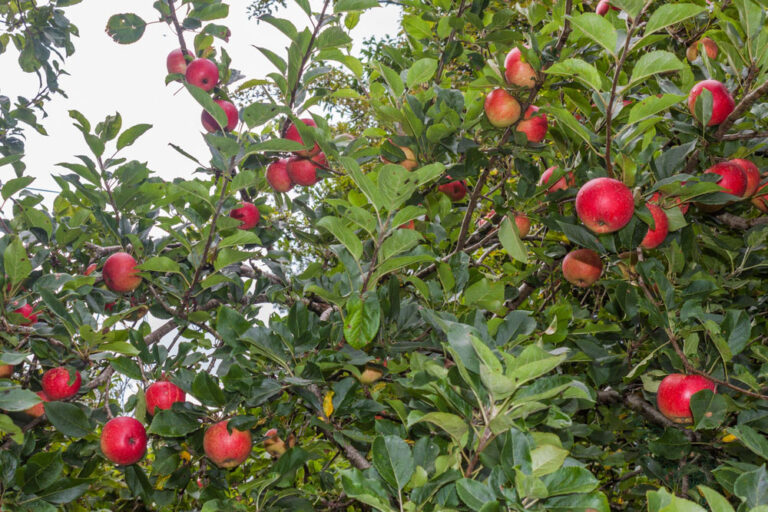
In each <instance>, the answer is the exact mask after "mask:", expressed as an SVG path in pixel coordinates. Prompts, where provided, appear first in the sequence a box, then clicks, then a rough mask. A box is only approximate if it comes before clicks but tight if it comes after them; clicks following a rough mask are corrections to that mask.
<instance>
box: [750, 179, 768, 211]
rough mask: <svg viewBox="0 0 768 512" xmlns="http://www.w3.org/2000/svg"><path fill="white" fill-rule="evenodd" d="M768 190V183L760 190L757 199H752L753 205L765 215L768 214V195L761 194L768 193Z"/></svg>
mask: <svg viewBox="0 0 768 512" xmlns="http://www.w3.org/2000/svg"><path fill="white" fill-rule="evenodd" d="M766 189H768V183H765V184H764V185H763V186H761V187H760V188H758V189H757V193H756V195H755V197H753V198H752V204H753V205H755V208H757V209H758V210H760V211H761V212H763V213H768V193H765V194H762V195H761V194H760V192H768V190H766Z"/></svg>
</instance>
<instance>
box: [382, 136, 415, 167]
mask: <svg viewBox="0 0 768 512" xmlns="http://www.w3.org/2000/svg"><path fill="white" fill-rule="evenodd" d="M390 142H392V141H390ZM395 146H397V144H395ZM397 147H398V148H400V151H402V152H403V154H404V155H405V160H401V161H399V162H390V161H389V160H387V159H386V158H384V157H381V161H382V162H383V163H385V164H394V163H396V164H397V165H402V166H403V167H405V170H406V171H413V170H414V169H416V168H417V167H418V166H419V161H418V160H416V154H415V153H414V152H413V150H412V149H411V148H409V147H408V146H397Z"/></svg>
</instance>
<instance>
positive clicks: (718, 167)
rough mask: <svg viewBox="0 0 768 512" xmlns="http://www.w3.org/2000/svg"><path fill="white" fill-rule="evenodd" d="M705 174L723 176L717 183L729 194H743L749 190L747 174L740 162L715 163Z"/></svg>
mask: <svg viewBox="0 0 768 512" xmlns="http://www.w3.org/2000/svg"><path fill="white" fill-rule="evenodd" d="M704 174H718V175H720V176H722V178H720V179H719V180H718V181H717V184H718V185H720V186H721V187H723V188H724V189H725V190H723V192H727V193H728V194H731V195H734V196H743V195H744V192H745V191H746V190H747V175H746V174H745V173H744V170H743V169H742V167H741V166H740V165H739V164H735V163H733V162H732V161H731V162H721V163H719V164H715V165H713V166H712V167H710V168H709V169H707V170H706V171H704Z"/></svg>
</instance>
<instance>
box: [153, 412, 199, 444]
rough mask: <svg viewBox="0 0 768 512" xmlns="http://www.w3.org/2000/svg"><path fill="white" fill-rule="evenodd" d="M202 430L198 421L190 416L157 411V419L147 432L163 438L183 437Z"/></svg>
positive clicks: (154, 419)
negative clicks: (199, 429)
mask: <svg viewBox="0 0 768 512" xmlns="http://www.w3.org/2000/svg"><path fill="white" fill-rule="evenodd" d="M198 428H200V424H199V423H198V422H197V420H196V419H195V418H194V417H192V416H190V415H188V414H181V413H177V412H174V411H172V410H170V409H166V410H161V409H155V417H154V418H152V424H151V425H150V426H149V429H148V430H147V432H148V433H150V434H157V435H159V436H162V437H181V436H186V435H187V434H189V433H190V432H194V431H195V430H197V429H198Z"/></svg>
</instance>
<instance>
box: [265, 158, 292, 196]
mask: <svg viewBox="0 0 768 512" xmlns="http://www.w3.org/2000/svg"><path fill="white" fill-rule="evenodd" d="M287 164H288V159H287V158H281V159H279V160H276V161H274V162H272V163H271V164H269V167H267V182H268V183H269V186H270V187H272V189H273V190H274V191H275V192H288V191H289V190H291V189H292V188H293V181H291V177H290V176H289V175H288V168H287Z"/></svg>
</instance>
